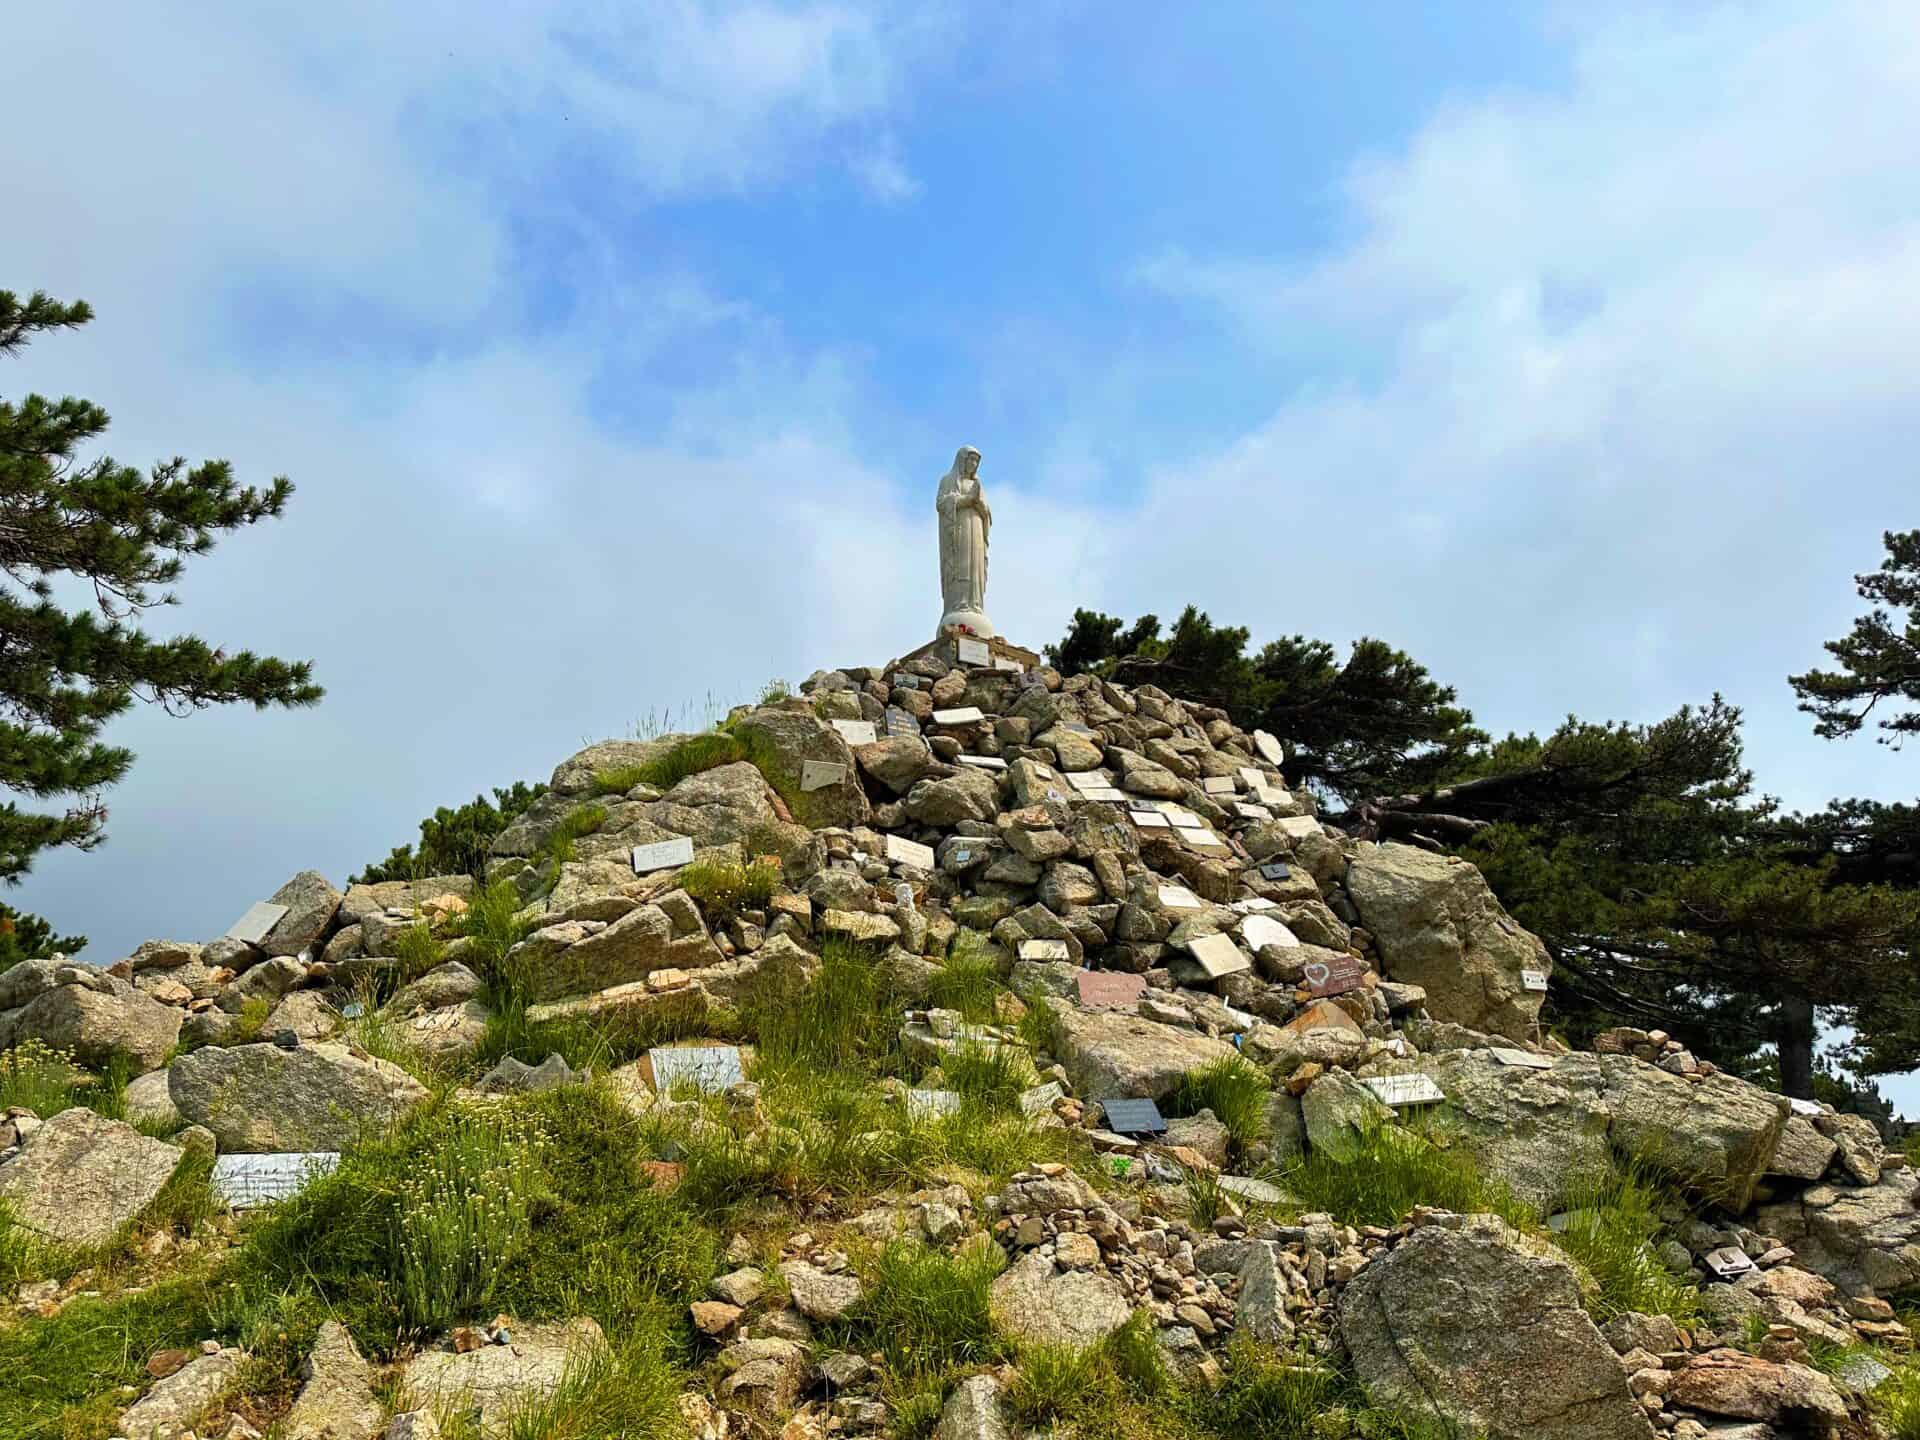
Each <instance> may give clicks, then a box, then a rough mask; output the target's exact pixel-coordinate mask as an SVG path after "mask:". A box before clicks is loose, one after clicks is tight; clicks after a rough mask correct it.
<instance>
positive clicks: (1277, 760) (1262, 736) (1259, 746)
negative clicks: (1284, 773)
mask: <svg viewBox="0 0 1920 1440" xmlns="http://www.w3.org/2000/svg"><path fill="white" fill-rule="evenodd" d="M1253 748H1254V749H1256V750H1258V751H1259V752H1260V758H1261V759H1263V760H1265V761H1266V762H1267V763H1268V764H1269V765H1271V766H1273V767H1274V768H1275V769H1278V768H1279V767H1280V766H1282V765H1284V764H1285V763H1286V760H1287V752H1286V751H1285V750H1283V749H1282V748H1281V747H1280V742H1279V741H1278V740H1276V739H1274V738H1273V736H1271V735H1269V734H1268V733H1267V732H1266V731H1264V730H1256V731H1254V732H1253Z"/></svg>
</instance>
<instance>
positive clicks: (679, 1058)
mask: <svg viewBox="0 0 1920 1440" xmlns="http://www.w3.org/2000/svg"><path fill="white" fill-rule="evenodd" d="M647 1064H648V1065H649V1066H650V1067H651V1068H652V1070H653V1088H654V1089H655V1090H656V1091H658V1092H659V1093H660V1094H662V1095H665V1094H667V1093H668V1092H669V1091H671V1090H672V1089H673V1088H674V1087H675V1086H676V1085H682V1084H691V1085H693V1086H694V1087H695V1088H696V1089H699V1090H701V1091H703V1092H704V1093H706V1094H709V1095H715V1094H718V1093H719V1092H720V1091H722V1090H725V1089H726V1088H727V1087H728V1086H730V1085H738V1084H739V1083H740V1082H741V1081H742V1080H744V1079H746V1075H745V1073H744V1072H743V1071H742V1070H741V1069H740V1052H739V1050H738V1049H736V1048H735V1047H734V1046H732V1045H663V1046H661V1047H659V1048H658V1049H654V1050H649V1051H648V1052H647Z"/></svg>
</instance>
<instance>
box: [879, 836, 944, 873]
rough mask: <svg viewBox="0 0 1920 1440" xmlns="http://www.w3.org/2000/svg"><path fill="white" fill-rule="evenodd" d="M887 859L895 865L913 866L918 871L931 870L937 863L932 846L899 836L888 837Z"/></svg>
mask: <svg viewBox="0 0 1920 1440" xmlns="http://www.w3.org/2000/svg"><path fill="white" fill-rule="evenodd" d="M887 859H888V860H889V861H891V862H892V863H893V864H895V865H911V866H912V867H913V868H914V869H916V870H931V869H933V868H934V865H935V864H936V863H937V862H936V861H935V859H934V854H933V847H932V846H931V845H922V844H920V843H919V842H918V841H917V840H907V839H904V838H902V837H901V836H899V835H889V836H887Z"/></svg>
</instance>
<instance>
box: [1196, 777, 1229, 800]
mask: <svg viewBox="0 0 1920 1440" xmlns="http://www.w3.org/2000/svg"><path fill="white" fill-rule="evenodd" d="M1200 788H1201V789H1202V790H1205V791H1206V792H1207V794H1209V795H1231V794H1233V792H1234V791H1235V790H1236V789H1237V788H1238V787H1237V786H1235V785H1234V783H1233V777H1232V776H1231V775H1209V776H1207V778H1206V779H1205V780H1203V781H1201V782H1200Z"/></svg>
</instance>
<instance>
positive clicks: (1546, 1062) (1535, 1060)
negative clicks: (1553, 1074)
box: [1487, 1045, 1553, 1070]
mask: <svg viewBox="0 0 1920 1440" xmlns="http://www.w3.org/2000/svg"><path fill="white" fill-rule="evenodd" d="M1487 1053H1488V1054H1489V1055H1491V1056H1493V1058H1494V1059H1495V1060H1497V1061H1499V1062H1500V1063H1501V1064H1502V1065H1508V1066H1511V1067H1513V1068H1514V1069H1516V1070H1551V1069H1552V1068H1553V1057H1552V1056H1551V1055H1536V1054H1534V1053H1533V1051H1531V1050H1516V1049H1514V1048H1513V1046H1511V1045H1492V1046H1489V1047H1488V1049H1487Z"/></svg>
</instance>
